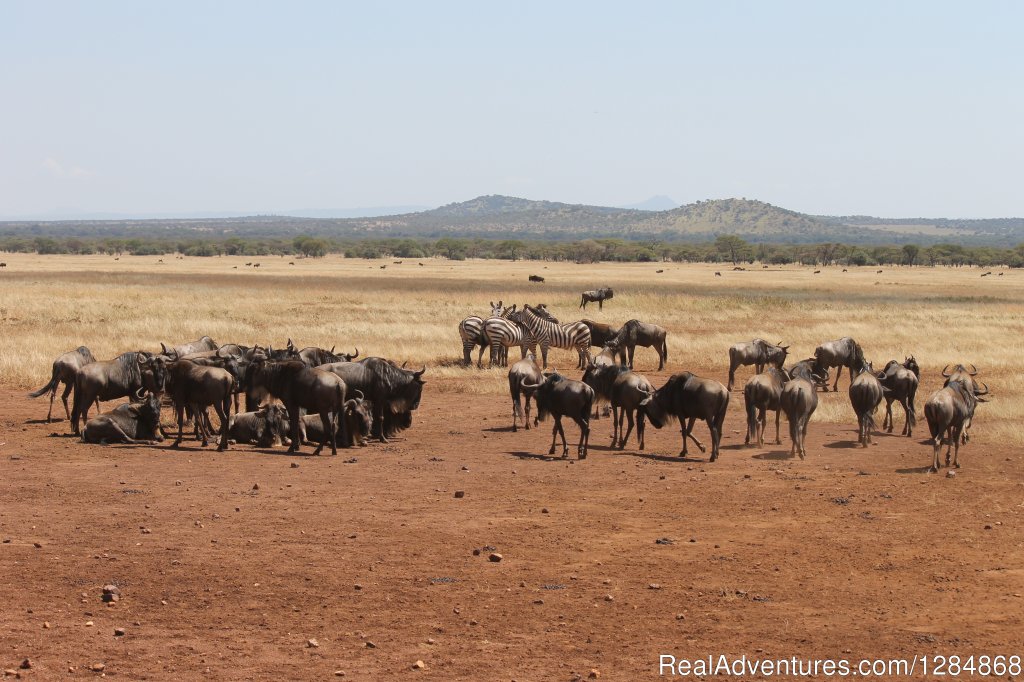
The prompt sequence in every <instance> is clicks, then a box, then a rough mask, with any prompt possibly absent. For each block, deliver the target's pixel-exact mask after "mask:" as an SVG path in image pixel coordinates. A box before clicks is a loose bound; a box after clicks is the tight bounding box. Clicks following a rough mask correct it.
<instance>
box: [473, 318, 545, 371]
mask: <svg viewBox="0 0 1024 682" xmlns="http://www.w3.org/2000/svg"><path fill="white" fill-rule="evenodd" d="M484 336H485V337H486V338H487V345H488V346H489V347H490V349H491V363H490V365H489V366H490V367H494V365H495V363H497V364H498V366H499V367H507V366H508V349H509V348H511V347H512V346H519V348H520V350H521V351H522V357H524V358H525V357H526V350H527V348H529V349H530V351H531V352H532V353H534V354H536V352H537V341H536V339H534V338H533V334H531V333H530V330H529V329H527V328H526V326H525V325H524V324H523V322H522V312H513V313H511V314H509V315H508V317H507V318H500V317H492V318H490V319H489V320H487V321H485V322H484ZM481 352H482V351H481Z"/></svg>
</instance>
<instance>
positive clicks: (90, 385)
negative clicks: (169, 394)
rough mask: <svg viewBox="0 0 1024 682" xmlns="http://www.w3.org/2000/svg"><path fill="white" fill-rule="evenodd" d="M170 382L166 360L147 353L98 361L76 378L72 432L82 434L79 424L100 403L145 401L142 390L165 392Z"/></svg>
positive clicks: (140, 352) (90, 364) (122, 355)
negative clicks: (166, 384) (166, 385)
mask: <svg viewBox="0 0 1024 682" xmlns="http://www.w3.org/2000/svg"><path fill="white" fill-rule="evenodd" d="M166 379H167V368H166V366H165V364H164V359H163V358H162V357H160V356H158V355H152V354H151V353H147V352H145V351H132V352H130V353H122V354H121V355H118V356H117V357H116V358H114V359H113V360H102V361H100V360H97V361H95V362H91V363H89V364H88V365H85V366H83V367H82V368H81V369H80V370H78V374H77V375H75V400H74V402H73V403H72V406H71V432H72V433H73V434H75V435H76V436H77V435H80V433H81V432H80V431H79V428H78V424H79V421H80V420H82V419H87V418H88V417H89V408H90V407H91V406H92V405H93V403H97V409H99V401H101V400H115V399H117V398H124V397H129V398H132V397H134V398H137V399H139V400H141V399H142V393H143V390H146V391H151V392H153V393H162V392H163V390H164V382H165V381H166Z"/></svg>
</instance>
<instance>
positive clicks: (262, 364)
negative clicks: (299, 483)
mask: <svg viewBox="0 0 1024 682" xmlns="http://www.w3.org/2000/svg"><path fill="white" fill-rule="evenodd" d="M342 364H355V363H342ZM331 366H332V365H325V366H324V368H320V367H306V365H304V364H303V363H302V362H301V361H299V360H285V361H282V362H268V361H267V360H265V359H264V358H262V357H258V358H256V359H255V360H253V362H252V364H250V365H249V371H248V373H247V376H246V379H247V380H248V381H247V383H249V384H251V385H253V386H256V387H263V388H265V389H266V390H267V392H268V393H269V394H270V395H271V396H273V397H274V398H277V399H278V400H280V401H281V402H282V403H284V407H285V409H286V410H288V418H289V420H290V421H291V428H290V430H289V433H288V435H289V437H290V438H291V441H292V442H291V445H289V446H288V452H298V451H299V444H300V443H301V442H302V435H301V431H300V427H299V419H300V418H301V413H300V412H299V410H300V408H301V409H305V410H307V411H308V412H315V413H317V414H319V415H320V422H321V424H322V425H323V429H324V431H323V437H322V438H321V440H320V444H319V445H318V446H317V448H316V450H315V451H314V452H313V454H314V455H319V454H320V451H321V450H323V447H324V445H326V444H327V441H328V440H330V442H331V454H332V455H337V454H338V436H340V437H341V441H342V444H344V442H345V420H344V419H342V411H343V409H344V406H345V393H346V386H345V382H344V381H343V380H342V379H341V377H339V376H337V375H336V374H333V373H332V372H330V371H328V370H327V369H326V368H328V367H331ZM335 420H338V421H337V429H335Z"/></svg>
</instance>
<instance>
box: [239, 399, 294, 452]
mask: <svg viewBox="0 0 1024 682" xmlns="http://www.w3.org/2000/svg"><path fill="white" fill-rule="evenodd" d="M228 437H229V438H230V439H231V440H233V441H235V442H236V443H252V444H255V445H257V446H259V447H261V448H269V447H273V446H275V445H279V444H284V445H289V444H290V443H291V442H290V441H289V439H288V410H286V409H285V408H284V407H283V406H282V405H278V404H277V403H271V404H270V405H267V406H266V407H261V408H260V409H258V410H256V411H255V412H242V413H241V414H235V415H233V416H232V417H231V419H229V420H228Z"/></svg>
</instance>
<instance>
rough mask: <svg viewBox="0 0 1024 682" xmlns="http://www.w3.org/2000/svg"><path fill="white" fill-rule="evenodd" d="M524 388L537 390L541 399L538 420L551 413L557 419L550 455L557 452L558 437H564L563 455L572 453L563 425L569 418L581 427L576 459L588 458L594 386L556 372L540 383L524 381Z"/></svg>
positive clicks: (535, 396)
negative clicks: (563, 420)
mask: <svg viewBox="0 0 1024 682" xmlns="http://www.w3.org/2000/svg"><path fill="white" fill-rule="evenodd" d="M520 385H521V386H522V388H523V389H525V390H530V391H535V393H534V400H535V401H536V402H537V420H538V421H544V420H545V419H546V418H547V416H548V415H549V414H550V415H551V416H553V417H554V418H555V425H554V427H553V428H552V430H551V449H550V450H548V454H549V455H553V454H555V438H556V437H557V436H558V435H559V434H561V436H562V457H563V458H566V457H568V456H569V444H568V443H567V442H566V440H565V429H564V428H562V417H569V418H570V419H572V420H573V421H574V422H576V425H577V426H579V427H580V442H579V445H577V446H576V458H577V459H586V457H587V445H588V444H589V442H590V409H591V407H592V406H593V404H594V389H592V388H591V387H590V386H587V385H586V384H585V383H583V382H582V381H576V380H575V379H569V378H567V377H563V376H562V375H561V374H558V373H557V372H552V373H550V374H547V375H546V376H545V377H544V381H542V382H539V383H527V382H525V381H524V382H523V383H522V384H520Z"/></svg>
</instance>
